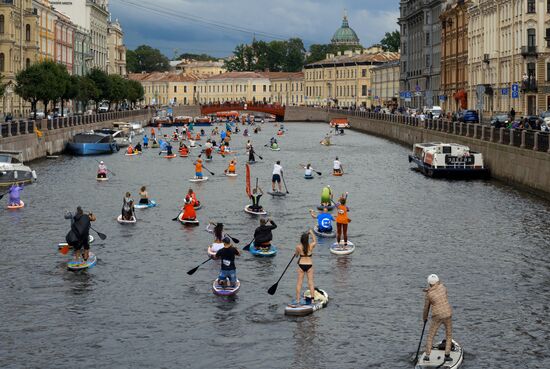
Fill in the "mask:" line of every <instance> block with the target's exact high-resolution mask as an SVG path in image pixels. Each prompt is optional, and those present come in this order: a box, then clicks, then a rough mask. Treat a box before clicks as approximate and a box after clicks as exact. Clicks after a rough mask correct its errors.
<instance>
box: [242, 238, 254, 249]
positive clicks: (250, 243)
mask: <svg viewBox="0 0 550 369" xmlns="http://www.w3.org/2000/svg"><path fill="white" fill-rule="evenodd" d="M253 242H254V238H253V239H252V241H250V242H249V243H248V244H247V245H246V246H245V247H243V250H244V251H248V250H250V245H252V243H253Z"/></svg>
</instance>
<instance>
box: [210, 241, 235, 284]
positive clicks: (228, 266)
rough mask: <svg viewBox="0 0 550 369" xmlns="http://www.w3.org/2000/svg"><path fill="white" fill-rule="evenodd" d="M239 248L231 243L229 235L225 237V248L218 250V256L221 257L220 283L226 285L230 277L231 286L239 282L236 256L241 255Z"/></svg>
mask: <svg viewBox="0 0 550 369" xmlns="http://www.w3.org/2000/svg"><path fill="white" fill-rule="evenodd" d="M240 255H241V253H240V252H239V250H238V249H237V248H236V247H234V246H233V245H231V239H230V238H229V237H224V238H223V248H222V249H221V250H218V252H216V258H217V259H220V260H221V262H220V267H221V268H220V275H219V276H218V284H220V285H226V286H227V280H228V279H229V286H231V287H235V285H236V284H237V267H236V266H235V256H240Z"/></svg>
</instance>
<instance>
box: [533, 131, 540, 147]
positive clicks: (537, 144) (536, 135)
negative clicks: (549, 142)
mask: <svg viewBox="0 0 550 369" xmlns="http://www.w3.org/2000/svg"><path fill="white" fill-rule="evenodd" d="M539 136H540V132H535V137H534V140H535V143H534V144H533V151H539Z"/></svg>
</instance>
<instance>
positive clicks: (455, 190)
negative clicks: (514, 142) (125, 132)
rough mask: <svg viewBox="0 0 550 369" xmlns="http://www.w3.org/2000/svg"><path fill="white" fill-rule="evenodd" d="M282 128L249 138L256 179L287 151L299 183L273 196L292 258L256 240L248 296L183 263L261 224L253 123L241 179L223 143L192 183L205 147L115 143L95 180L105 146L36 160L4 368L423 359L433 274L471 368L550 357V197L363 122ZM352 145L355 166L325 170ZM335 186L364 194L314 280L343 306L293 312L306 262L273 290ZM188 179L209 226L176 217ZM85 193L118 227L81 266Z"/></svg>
mask: <svg viewBox="0 0 550 369" xmlns="http://www.w3.org/2000/svg"><path fill="white" fill-rule="evenodd" d="M285 126H286V127H287V128H288V129H289V132H288V134H287V135H285V136H283V137H280V139H279V142H280V146H281V149H282V150H281V151H280V152H272V151H268V150H266V148H264V147H263V145H264V143H266V142H267V141H268V139H269V138H270V137H271V136H273V135H274V134H275V130H276V129H275V128H274V127H272V126H271V125H268V124H265V125H264V127H263V131H262V132H260V134H258V135H255V134H252V137H250V138H251V139H252V140H253V142H254V143H255V147H256V150H257V151H258V152H259V153H260V155H262V156H263V159H264V160H263V162H261V163H258V164H256V165H254V166H252V176H253V178H256V177H258V178H259V182H260V186H261V187H263V189H264V190H267V189H268V188H269V187H270V183H269V182H270V178H271V169H272V165H273V162H274V161H275V160H277V159H280V160H281V161H282V165H283V167H284V168H285V179H286V184H287V186H288V190H289V192H290V195H288V196H287V197H286V198H268V197H269V196H268V195H267V194H266V195H265V196H264V198H263V199H262V201H263V205H264V207H265V208H266V209H267V210H268V211H269V216H270V217H272V218H273V219H274V220H275V221H276V223H277V225H278V229H277V230H275V231H274V244H276V245H277V246H278V247H279V254H278V255H277V256H276V257H275V258H272V259H264V260H261V259H257V258H255V257H253V256H251V255H250V254H249V253H247V252H243V255H242V256H241V257H240V258H239V259H238V260H237V262H236V263H237V268H238V276H239V279H240V280H241V282H242V287H241V291H240V292H239V294H238V297H237V298H236V299H234V300H228V299H224V298H220V297H217V296H215V295H213V294H212V291H211V284H212V280H213V279H214V278H215V277H216V274H217V269H218V267H217V266H216V264H215V263H214V262H209V263H207V264H205V265H203V266H202V267H201V268H200V269H199V270H198V271H197V272H196V273H195V274H194V275H192V276H189V275H187V274H186V272H187V271H188V270H189V269H191V268H193V267H195V266H196V265H198V264H199V263H200V262H202V261H204V260H206V257H207V256H206V248H207V246H208V244H209V243H210V242H211V240H212V236H211V235H210V234H209V233H207V232H205V231H204V227H205V226H206V222H207V221H208V220H214V221H218V222H224V223H225V224H226V230H227V232H229V233H230V234H231V235H232V236H233V237H236V238H238V239H240V240H241V243H240V246H241V247H242V246H243V245H245V244H246V243H248V241H249V240H250V239H251V235H252V233H253V230H254V228H255V227H256V226H257V224H258V220H257V218H254V217H252V216H250V215H249V214H246V213H245V212H244V211H243V207H244V205H245V204H246V203H247V199H246V194H245V186H244V164H243V163H244V161H245V160H246V156H245V155H244V144H245V142H246V141H245V140H246V138H244V137H243V136H242V131H241V133H239V136H235V138H234V140H233V142H234V143H233V144H232V146H233V147H234V148H236V149H238V150H239V151H238V152H239V154H238V155H237V156H236V158H237V160H238V161H239V164H238V172H239V173H240V175H239V177H236V178H228V177H225V176H223V175H221V174H223V173H222V172H223V169H224V168H225V166H226V165H227V162H228V159H222V158H220V157H219V156H216V157H215V159H214V161H213V162H212V163H208V164H209V165H208V168H209V169H210V170H212V171H213V172H215V176H210V177H211V178H210V180H208V181H207V182H205V183H200V184H192V186H190V185H191V183H190V182H188V178H190V177H191V176H192V175H193V167H192V164H191V160H190V158H180V157H178V158H176V159H173V160H165V159H163V158H161V157H159V156H158V155H157V154H158V150H157V149H149V150H148V151H146V152H145V153H144V155H141V156H137V157H126V156H124V155H123V154H122V152H121V153H118V154H114V155H111V156H103V157H101V159H102V160H105V161H106V164H107V165H108V167H109V168H110V169H111V170H113V171H114V172H115V173H116V176H114V177H111V180H110V181H108V182H104V183H99V182H97V181H95V179H94V177H95V171H96V167H97V163H96V161H95V160H96V159H99V158H97V157H71V156H62V157H60V158H59V159H57V160H43V161H39V162H35V163H33V164H32V167H33V169H35V170H36V172H37V174H38V182H36V183H35V184H33V185H32V186H28V187H26V188H25V190H24V191H23V193H22V199H23V201H25V202H26V203H27V206H26V207H25V208H24V209H22V210H19V211H11V212H8V211H7V210H5V209H3V210H0V214H1V215H0V234H1V242H0V253H1V254H0V281H2V282H1V283H0V296H2V303H1V304H0V321H1V329H0V367H2V368H74V367H75V365H77V366H79V367H82V368H176V367H180V368H213V367H224V368H304V369H309V368H367V367H368V368H411V367H412V364H411V362H410V359H411V355H414V352H415V350H416V347H417V344H418V339H419V338H420V332H421V329H422V307H423V298H424V295H423V292H422V289H423V288H424V287H425V285H426V277H427V275H429V274H431V273H436V274H438V275H439V276H440V278H441V280H442V282H444V283H445V284H446V285H447V287H448V291H449V299H450V302H451V304H452V306H453V311H454V316H453V331H454V338H455V339H456V340H457V341H458V342H460V343H461V344H462V345H463V347H464V350H465V360H464V365H463V368H548V367H550V354H549V352H548V340H549V339H550V326H549V324H548V317H549V316H550V308H549V306H550V267H549V266H550V241H549V240H550V238H549V233H550V222H549V219H550V204H549V203H548V202H545V201H544V200H541V199H539V198H536V197H532V196H530V195H528V194H525V193H522V192H519V191H517V190H515V189H513V188H512V187H509V186H507V185H505V184H503V183H500V182H497V181H492V180H488V181H446V180H434V179H430V178H426V177H424V176H422V175H421V174H419V173H417V172H415V171H413V170H411V169H410V164H409V163H408V161H407V154H408V153H409V148H406V147H403V146H400V145H398V144H395V143H392V142H389V141H387V140H384V139H381V138H377V137H373V136H368V135H364V134H361V133H357V132H349V131H348V132H346V135H344V136H338V137H334V138H333V143H334V145H333V146H330V147H324V146H321V145H319V140H320V139H321V138H322V137H323V136H324V134H325V133H326V132H328V126H327V125H326V124H321V123H319V124H317V123H288V124H286V125H285ZM208 130H209V129H208ZM194 150H195V152H196V150H197V149H194ZM337 155H338V156H339V157H340V160H341V161H342V163H343V165H344V168H345V170H346V173H347V174H346V175H344V176H343V177H332V176H328V175H327V174H328V173H329V172H330V169H331V165H332V160H333V159H334V157H335V156H337ZM306 162H311V163H312V164H313V166H314V167H315V168H316V169H317V170H320V171H322V172H323V174H322V176H321V177H319V176H316V178H315V179H314V180H310V181H306V180H305V179H304V178H303V169H300V168H299V163H306ZM253 181H254V180H253ZM325 184H331V186H332V188H333V189H334V192H335V193H337V194H339V193H342V192H345V191H348V192H349V199H348V206H349V207H350V209H351V211H350V214H349V215H350V218H351V219H352V223H351V224H350V227H349V237H350V240H351V241H353V242H354V243H355V244H356V246H357V249H356V251H355V253H353V254H352V255H349V256H345V257H337V256H335V255H332V254H331V253H330V252H329V248H328V245H329V242H327V241H321V242H320V244H319V245H318V246H317V248H316V249H315V255H314V264H315V279H316V285H317V286H319V287H321V288H323V289H325V290H326V291H327V292H328V294H329V296H330V303H329V305H328V306H327V307H326V308H325V309H322V310H320V311H317V312H316V313H314V314H313V315H310V316H307V317H302V318H292V317H286V316H285V315H284V314H283V312H284V306H285V304H286V303H288V302H289V301H290V300H291V299H292V297H293V295H294V288H295V281H296V271H295V269H296V267H295V265H292V266H291V268H290V269H289V271H288V272H287V274H286V275H285V276H284V277H283V279H282V281H281V283H280V284H279V288H278V290H277V293H276V294H275V295H274V296H270V295H268V294H267V293H266V290H267V288H269V286H271V285H272V284H273V283H275V282H276V280H277V278H278V277H279V275H280V273H281V272H282V271H283V269H284V267H285V266H286V264H287V263H288V261H289V260H290V258H291V256H292V252H293V250H294V247H295V245H296V244H297V243H298V241H299V237H300V234H301V232H303V231H305V230H306V229H307V228H308V227H312V226H313V225H314V220H313V219H312V218H311V217H310V216H309V214H308V212H307V210H308V209H309V208H313V206H315V205H316V204H317V202H318V201H319V196H320V191H321V188H322V187H323V185H325ZM141 185H147V187H148V190H149V193H150V194H151V196H152V198H154V199H155V200H156V201H157V202H158V203H159V206H157V207H156V208H153V209H148V210H141V211H138V219H139V221H138V223H137V224H136V225H135V226H121V225H119V224H118V223H117V222H116V221H115V217H116V216H117V215H118V214H119V212H120V208H121V204H122V197H123V195H124V192H126V191H131V192H132V194H133V195H134V196H137V192H138V189H139V187H140V186H141ZM189 187H193V188H194V189H195V191H196V192H197V195H198V198H199V200H201V201H202V202H203V204H204V207H203V209H201V210H199V211H198V218H199V220H200V221H201V225H200V226H199V227H196V228H185V227H183V226H182V225H181V224H179V222H173V221H172V220H171V219H172V218H173V217H175V216H176V215H177V214H178V209H177V206H178V205H181V204H182V200H183V197H184V194H185V192H186V191H187V189H188V188H189ZM2 201H3V205H2V206H3V207H4V206H5V201H6V200H5V199H3V200H2ZM77 205H82V206H83V207H84V208H85V209H89V210H93V211H94V213H95V214H96V215H97V218H98V220H97V222H95V224H94V227H95V228H96V229H98V230H100V231H101V232H103V233H106V234H107V236H108V238H107V239H106V240H105V241H101V240H99V238H97V237H96V241H95V242H94V243H93V244H92V250H93V251H94V252H95V253H96V254H97V256H98V263H97V266H96V267H95V268H93V269H90V270H89V271H88V272H84V273H72V272H69V271H67V270H66V261H67V256H63V255H60V254H59V253H58V252H57V243H58V242H61V241H62V240H63V239H64V236H65V234H66V233H67V231H68V227H69V222H68V221H67V220H64V219H63V213H64V211H65V210H67V209H70V210H73V211H74V208H75V207H76V206H77ZM304 287H305V285H304ZM441 335H442V331H441V330H440V336H441Z"/></svg>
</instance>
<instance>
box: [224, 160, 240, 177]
mask: <svg viewBox="0 0 550 369" xmlns="http://www.w3.org/2000/svg"><path fill="white" fill-rule="evenodd" d="M236 167H237V161H236V160H235V159H231V161H230V162H229V166H228V167H227V169H226V170H224V173H226V174H235V170H236Z"/></svg>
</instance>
